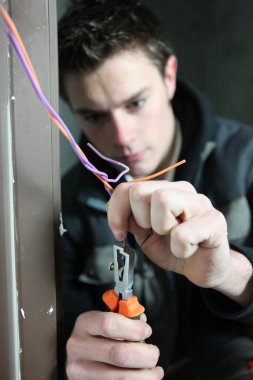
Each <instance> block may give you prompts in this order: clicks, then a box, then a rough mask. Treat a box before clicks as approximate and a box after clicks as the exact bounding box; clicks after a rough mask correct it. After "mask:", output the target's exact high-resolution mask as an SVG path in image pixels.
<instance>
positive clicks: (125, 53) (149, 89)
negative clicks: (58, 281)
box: [59, 0, 253, 380]
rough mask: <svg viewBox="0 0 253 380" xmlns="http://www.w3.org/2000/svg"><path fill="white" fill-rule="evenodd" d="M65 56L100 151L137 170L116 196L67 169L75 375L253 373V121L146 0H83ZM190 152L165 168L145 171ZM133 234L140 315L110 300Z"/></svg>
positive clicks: (69, 97) (68, 22)
mask: <svg viewBox="0 0 253 380" xmlns="http://www.w3.org/2000/svg"><path fill="white" fill-rule="evenodd" d="M59 67H60V89H61V95H62V96H63V97H64V98H65V100H66V101H68V103H69V104H70V106H71V108H72V110H73V112H74V113H75V114H76V116H77V118H78V119H79V121H80V127H81V129H82V131H83V137H82V148H83V149H84V151H85V154H87V156H88V158H89V160H90V161H91V162H92V163H93V164H94V165H95V166H96V167H97V168H98V169H99V170H102V171H103V172H106V173H107V174H108V175H109V178H115V177H116V176H117V174H118V170H119V169H118V168H117V166H115V165H114V164H109V163H107V162H106V161H104V160H102V159H101V158H100V157H98V156H96V155H95V154H93V152H89V149H87V147H86V144H85V143H86V142H87V141H90V142H91V143H92V144H93V145H94V146H95V147H96V148H97V149H98V150H99V151H100V152H101V153H102V154H103V155H105V156H107V157H109V158H111V159H113V160H116V161H120V162H122V163H124V164H126V165H128V167H129V170H130V171H129V176H128V177H127V176H126V177H125V178H124V179H123V180H121V181H120V182H125V181H126V180H128V183H120V184H118V185H115V186H114V187H115V190H114V191H113V194H112V196H111V198H110V200H109V196H108V194H107V192H106V191H105V189H104V187H103V185H102V184H101V182H100V181H99V180H98V179H97V177H95V176H94V175H93V174H92V173H91V172H89V171H87V170H86V169H85V168H84V167H83V166H82V165H81V164H80V163H78V164H77V165H76V166H75V167H74V168H73V169H72V170H71V171H70V172H69V173H68V174H67V175H66V176H65V178H64V180H63V184H62V189H63V196H62V202H63V220H64V226H65V228H66V229H67V232H66V233H65V234H64V235H63V280H64V309H65V322H66V332H67V333H66V334H67V337H69V336H70V337H69V339H68V341H67V350H66V351H67V360H66V372H67V376H68V378H69V379H99V378H103V379H110V380H111V379H119V378H120V379H122V378H124V379H160V378H163V377H165V378H167V379H173V380H176V379H194V380H195V379H205V380H208V379H209V380H211V379H216V380H217V379H221V380H225V379H251V378H252V374H251V373H250V363H251V362H250V360H252V359H253V342H252V339H251V338H250V337H249V332H250V329H249V328H250V326H251V325H252V324H253V301H252V298H253V277H252V262H253V249H252V224H251V218H252V211H253V210H252V208H253V171H252V160H253V151H252V141H253V130H252V129H251V128H248V127H247V126H244V125H241V124H239V123H237V122H234V121H230V120H226V119H223V118H219V117H217V116H216V115H215V114H214V112H213V110H212V107H211V106H210V104H209V102H208V100H207V99H206V98H205V97H204V95H203V94H201V93H200V92H199V91H198V90H197V89H195V88H194V87H192V86H191V85H189V84H187V83H185V82H181V81H177V79H176V74H177V59H176V57H175V55H174V53H173V50H172V48H171V46H170V45H169V44H168V42H167V41H166V38H165V36H164V34H163V31H161V29H160V25H159V22H158V21H157V20H156V18H155V17H154V15H152V13H150V11H149V10H148V9H146V8H145V7H144V6H143V5H142V4H141V3H140V2H139V1H135V0H97V1H96V0H82V1H81V0H79V1H72V3H71V4H70V6H69V8H68V10H67V12H66V14H65V15H64V16H63V18H62V19H61V20H60V23H59ZM181 158H184V159H186V164H185V165H184V166H181V167H179V168H178V169H177V170H175V171H174V172H170V174H165V175H164V176H163V178H160V179H162V180H160V181H149V182H138V183H134V182H131V179H133V178H141V177H144V176H148V175H150V174H152V173H155V172H157V171H159V170H160V169H164V168H165V167H167V166H169V165H170V164H171V163H174V162H176V161H178V160H179V159H181ZM108 201H109V203H108ZM107 203H108V204H107ZM107 216H108V220H107ZM109 226H110V227H109ZM126 238H128V240H129V242H130V243H131V245H132V246H133V247H134V248H135V250H136V252H137V256H138V258H137V263H136V268H135V280H134V285H135V293H136V294H137V296H138V299H139V301H140V302H141V303H142V304H143V305H144V306H145V315H142V316H141V318H140V320H131V319H127V318H125V317H123V316H121V315H119V314H116V313H111V312H108V311H106V307H105V305H104V304H103V301H102V295H103V293H104V292H105V291H106V290H108V289H110V288H112V286H113V284H112V283H113V278H112V273H110V271H109V270H108V269H107V267H108V264H109V263H110V262H111V261H112V246H113V244H115V241H117V240H119V241H122V240H124V239H126ZM151 328H152V330H151ZM143 340H145V343H144V342H143V343H141V344H140V343H139V342H140V341H143Z"/></svg>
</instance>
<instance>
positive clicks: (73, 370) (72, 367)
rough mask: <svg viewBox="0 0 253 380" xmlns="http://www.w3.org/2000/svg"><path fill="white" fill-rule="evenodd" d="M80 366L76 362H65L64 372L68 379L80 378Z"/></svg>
mask: <svg viewBox="0 0 253 380" xmlns="http://www.w3.org/2000/svg"><path fill="white" fill-rule="evenodd" d="M80 372H81V368H80V365H79V364H78V363H76V362H71V363H69V362H67V364H66V374H67V378H68V379H69V380H75V379H79V378H80Z"/></svg>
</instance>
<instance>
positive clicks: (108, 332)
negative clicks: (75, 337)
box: [100, 312, 116, 337]
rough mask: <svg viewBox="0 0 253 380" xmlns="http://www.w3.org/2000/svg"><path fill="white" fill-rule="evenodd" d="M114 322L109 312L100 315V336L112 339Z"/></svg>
mask: <svg viewBox="0 0 253 380" xmlns="http://www.w3.org/2000/svg"><path fill="white" fill-rule="evenodd" d="M115 328H116V325H115V320H114V318H113V315H112V313H111V312H107V313H103V314H101V320H100V329H101V334H102V336H105V337H114V335H115Z"/></svg>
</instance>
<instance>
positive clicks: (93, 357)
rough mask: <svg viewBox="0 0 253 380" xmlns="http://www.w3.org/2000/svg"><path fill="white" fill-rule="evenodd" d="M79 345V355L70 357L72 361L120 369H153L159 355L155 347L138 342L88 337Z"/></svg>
mask: <svg viewBox="0 0 253 380" xmlns="http://www.w3.org/2000/svg"><path fill="white" fill-rule="evenodd" d="M79 343H80V344H79V347H78V352H79V355H72V356H71V358H72V360H75V359H76V360H77V359H82V358H83V359H85V360H90V361H97V362H101V363H107V364H111V365H113V366H116V367H121V368H153V367H155V366H156V364H157V361H158V358H159V354H160V352H159V349H158V348H157V347H156V346H154V345H152V344H146V343H140V342H138V343H136V342H127V341H119V340H118V341H117V340H112V339H107V338H102V337H92V336H88V337H87V338H86V340H85V342H84V341H82V342H79ZM75 347H77V346H75ZM87 348H88V349H87ZM72 352H73V351H72ZM76 352H77V351H76ZM80 355H81V356H80Z"/></svg>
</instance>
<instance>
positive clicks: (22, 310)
mask: <svg viewBox="0 0 253 380" xmlns="http://www.w3.org/2000/svg"><path fill="white" fill-rule="evenodd" d="M20 312H21V315H22V317H23V318H24V319H25V311H24V309H22V308H21V309H20Z"/></svg>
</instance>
